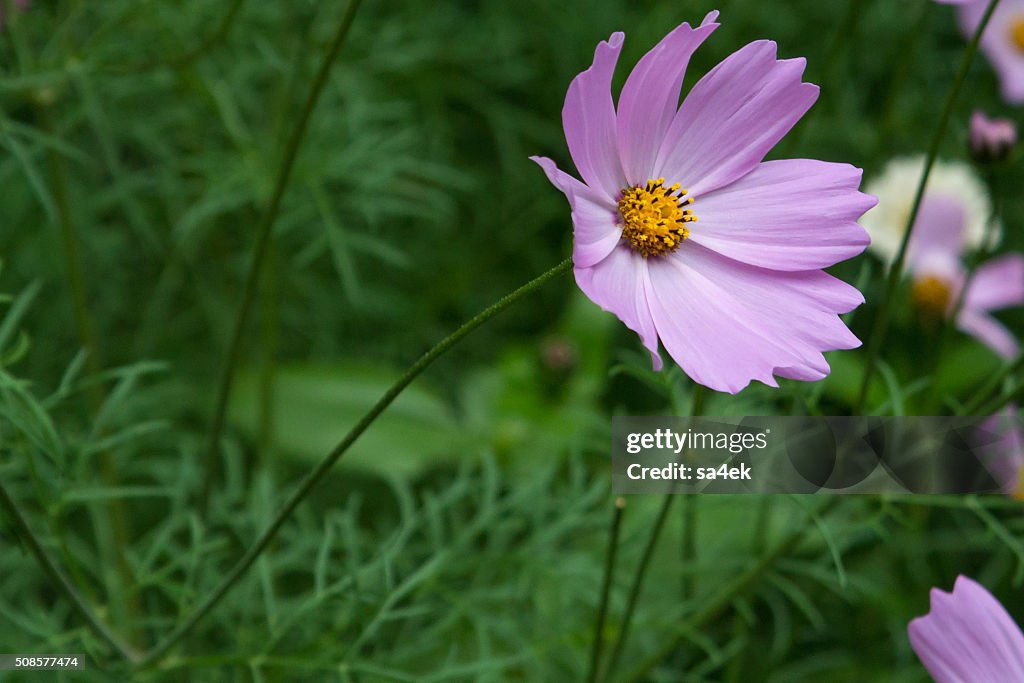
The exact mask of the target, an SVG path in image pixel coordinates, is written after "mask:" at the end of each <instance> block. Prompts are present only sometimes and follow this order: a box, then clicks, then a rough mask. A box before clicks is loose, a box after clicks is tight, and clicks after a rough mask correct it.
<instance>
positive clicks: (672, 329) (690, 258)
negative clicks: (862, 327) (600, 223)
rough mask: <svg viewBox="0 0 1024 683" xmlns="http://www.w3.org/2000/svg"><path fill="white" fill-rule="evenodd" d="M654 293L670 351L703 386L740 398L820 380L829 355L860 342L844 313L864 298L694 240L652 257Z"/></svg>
mask: <svg viewBox="0 0 1024 683" xmlns="http://www.w3.org/2000/svg"><path fill="white" fill-rule="evenodd" d="M647 266H648V272H649V273H650V282H649V289H648V292H647V298H648V302H649V303H650V307H651V313H652V314H653V316H654V323H655V326H656V327H657V330H658V334H659V336H660V337H661V341H662V343H663V344H664V345H665V349H666V350H667V351H668V352H669V354H670V355H671V356H672V357H673V358H674V359H675V360H676V362H677V363H679V365H680V366H681V367H682V368H683V370H684V371H685V372H686V374H688V375H689V376H690V377H691V378H693V379H694V380H695V381H697V382H700V383H701V384H704V385H706V386H708V387H710V388H712V389H715V390H716V391H727V392H730V393H736V392H738V391H740V390H741V389H743V388H744V387H745V386H746V385H747V384H749V383H750V381H751V380H752V379H756V380H758V381H760V382H763V383H765V384H767V385H769V386H777V383H776V381H775V379H774V378H773V374H781V375H782V376H786V377H798V378H801V379H803V378H813V379H820V378H821V377H823V376H825V375H826V374H828V372H829V367H828V364H827V363H826V362H825V359H824V357H823V356H822V353H821V352H822V351H825V350H832V349H850V348H855V347H857V346H859V345H860V341H859V340H858V339H857V338H856V337H855V336H854V335H853V334H852V333H851V332H850V331H849V330H848V329H847V328H846V326H845V325H844V324H843V322H842V321H841V320H840V319H839V317H838V316H837V315H836V314H837V313H844V312H846V311H849V310H851V309H852V308H854V307H856V306H857V305H859V304H860V303H862V302H863V297H861V295H860V292H858V291H857V290H856V289H854V288H853V287H850V286H849V285H847V284H846V283H844V282H842V281H840V280H837V279H835V278H833V277H831V276H830V275H828V274H826V273H824V272H823V271H820V270H810V271H803V272H792V273H787V272H780V271H774V270H767V269H764V268H757V267H754V266H750V265H747V264H743V263H740V262H738V261H733V260H731V259H728V258H725V257H723V256H721V255H719V254H717V253H716V252H714V251H711V250H709V249H706V248H704V247H702V246H700V245H699V244H695V243H691V242H687V243H685V244H684V246H683V248H682V249H680V250H679V251H678V252H675V253H673V254H671V255H669V256H667V257H665V258H661V259H648V263H647Z"/></svg>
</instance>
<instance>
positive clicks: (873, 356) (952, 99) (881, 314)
mask: <svg viewBox="0 0 1024 683" xmlns="http://www.w3.org/2000/svg"><path fill="white" fill-rule="evenodd" d="M998 4H999V0H989V3H988V7H987V8H986V9H985V14H984V16H983V17H982V19H981V23H979V24H978V28H977V29H976V30H975V31H974V35H973V36H971V40H970V42H969V43H968V44H967V48H966V49H965V50H964V54H963V58H962V59H961V60H960V67H959V68H958V70H957V73H956V78H955V79H954V80H953V86H952V87H951V88H950V89H949V93H948V94H947V95H946V101H945V103H944V104H943V105H942V113H941V114H940V115H939V125H938V126H937V127H936V128H935V134H934V135H933V136H932V141H931V145H930V147H929V148H928V156H927V158H926V160H925V164H924V171H923V172H922V173H921V179H920V180H919V181H918V184H917V190H916V192H915V193H914V202H913V204H911V208H910V215H909V216H907V225H906V229H905V230H904V231H903V239H902V241H901V242H900V247H899V250H898V251H897V252H896V258H895V259H894V260H893V263H892V266H891V267H890V269H889V279H888V282H887V283H886V288H885V295H884V296H883V298H882V303H881V306H880V308H879V310H878V315H877V317H876V318H875V325H874V328H873V329H872V331H871V337H870V338H869V339H868V345H867V349H866V351H867V361H866V363H865V365H864V375H863V377H862V378H861V384H860V391H859V393H858V396H857V403H856V404H855V407H854V411H853V414H854V415H859V414H860V413H862V412H863V410H864V403H865V402H866V401H867V397H868V389H869V388H870V386H871V380H872V378H873V377H874V374H875V366H876V364H877V360H878V353H879V351H880V350H881V347H882V344H883V342H884V341H885V337H886V335H887V334H888V332H889V319H890V317H891V315H892V305H893V301H894V300H895V298H896V290H897V288H898V287H899V285H900V282H901V280H902V278H903V266H904V264H905V262H906V258H907V245H908V244H909V243H910V237H911V233H912V232H913V230H914V223H915V222H917V213H918V210H919V209H920V208H921V200H922V199H923V198H924V191H925V188H926V187H927V185H928V177H929V176H930V175H931V172H932V166H933V165H934V164H935V159H936V157H938V154H939V147H940V146H941V145H942V140H943V139H944V138H945V136H946V129H947V128H948V127H949V119H950V117H951V116H952V114H953V106H954V105H955V104H956V100H957V97H958V96H959V95H960V91H961V90H962V89H963V85H964V82H965V81H966V80H967V73H968V72H969V71H970V68H971V63H972V62H973V61H974V56H975V54H977V52H978V43H979V42H981V36H982V34H983V33H984V32H985V28H986V27H987V26H988V22H989V20H990V19H991V18H992V13H993V12H995V9H996V6H997V5H998Z"/></svg>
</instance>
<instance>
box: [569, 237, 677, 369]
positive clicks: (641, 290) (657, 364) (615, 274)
mask: <svg viewBox="0 0 1024 683" xmlns="http://www.w3.org/2000/svg"><path fill="white" fill-rule="evenodd" d="M573 273H574V274H575V275H576V284H577V285H579V288H580V289H582V290H583V293H584V294H586V295H587V296H588V297H589V298H590V300H591V301H593V302H594V303H596V304H597V305H598V306H600V307H601V308H603V309H604V310H606V311H609V312H611V313H614V314H615V315H616V316H618V318H619V320H621V321H622V322H623V323H625V325H626V327H628V328H629V329H631V330H633V331H634V332H636V333H637V334H638V335H640V340H641V341H642V342H643V344H644V346H646V347H647V350H648V351H650V352H651V362H652V363H653V364H654V369H655V370H661V368H662V365H663V364H662V360H661V356H660V355H658V333H657V331H656V330H655V327H654V319H653V318H652V317H651V309H650V306H649V305H648V301H647V293H646V287H645V282H646V280H647V260H646V259H644V258H643V257H642V256H640V255H639V254H636V253H635V252H634V251H633V250H632V249H631V248H630V247H629V246H628V245H626V244H625V243H620V244H619V246H618V247H617V248H616V249H614V250H612V252H611V254H609V255H608V258H606V259H604V260H603V261H601V262H600V263H599V264H597V265H596V266H594V267H593V268H580V267H578V266H576V265H575V264H574V267H573Z"/></svg>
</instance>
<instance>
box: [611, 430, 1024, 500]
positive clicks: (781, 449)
mask: <svg viewBox="0 0 1024 683" xmlns="http://www.w3.org/2000/svg"><path fill="white" fill-rule="evenodd" d="M1013 419H1015V418H1010V419H1007V420H1003V421H1001V422H993V421H992V420H987V419H985V418H978V417H967V418H956V417H744V418H728V417H723V418H687V417H615V418H613V419H612V474H613V484H614V492H615V493H616V494H626V493H989V492H997V491H1000V490H1002V489H1003V488H1004V487H1005V485H1006V484H1007V481H1006V478H1007V477H1009V476H1015V473H1016V471H1017V469H1018V468H1019V465H1020V463H1019V459H1020V458H1021V457H1022V454H1021V453H1018V452H1016V450H1015V449H1016V448H1018V447H1019V446H1018V445H1017V444H1015V443H1014V440H1013V439H1012V438H1008V436H1009V435H1010V434H1012V433H1013V430H1015V429H1020V428H1021V425H1020V423H1019V420H1018V421H1016V422H1012V421H1011V420H1013Z"/></svg>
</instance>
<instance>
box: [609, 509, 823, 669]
mask: <svg viewBox="0 0 1024 683" xmlns="http://www.w3.org/2000/svg"><path fill="white" fill-rule="evenodd" d="M840 497H841V496H838V495H833V496H832V497H831V498H830V499H829V501H828V502H827V503H825V504H824V505H822V506H821V508H820V509H819V510H818V511H817V512H812V513H811V516H812V517H813V516H815V515H816V516H819V517H820V516H822V515H825V514H827V513H828V512H829V511H831V510H832V509H833V508H834V507H835V506H836V505H838V504H839V500H840ZM813 526H814V525H813V524H804V525H801V527H800V528H799V529H795V530H793V531H792V532H791V533H790V534H789V535H788V536H787V537H786V538H785V539H783V540H782V542H781V543H779V544H778V545H777V546H775V548H774V549H772V551H771V552H770V553H768V554H766V555H764V556H763V557H762V558H761V559H760V560H759V561H758V562H756V563H755V564H753V565H751V566H750V567H749V568H748V569H747V570H746V571H745V572H743V573H742V574H740V575H739V576H737V577H736V578H735V579H733V580H732V581H730V582H729V583H728V584H726V585H725V587H724V588H722V590H720V591H719V592H718V593H717V594H715V595H714V596H713V597H712V598H711V599H709V600H708V601H707V602H706V603H704V605H703V606H702V607H701V608H700V609H698V610H697V611H696V612H695V613H694V614H693V615H691V616H690V618H689V619H687V620H686V624H685V626H684V627H683V628H682V629H680V631H679V633H680V634H681V635H676V636H673V637H672V638H670V639H669V640H668V641H667V642H666V643H665V645H663V646H662V647H661V648H660V649H659V650H658V651H657V652H655V653H654V654H653V655H651V656H650V657H648V658H647V659H646V660H645V661H644V662H642V663H641V664H640V666H639V667H637V668H636V669H635V670H634V671H632V672H631V673H630V674H629V675H627V676H625V677H624V678H623V679H622V680H624V681H628V682H629V683H635V682H637V681H643V680H647V675H648V674H649V673H650V671H651V670H652V669H653V668H654V667H656V666H657V665H658V663H659V662H661V661H662V660H663V659H664V658H665V657H667V656H668V655H669V654H670V653H671V652H672V651H673V650H675V649H676V647H677V645H678V644H679V641H680V640H682V639H683V637H684V635H685V634H686V633H691V632H693V631H695V630H697V629H699V628H700V627H701V626H703V625H704V624H706V623H707V622H708V621H710V620H711V619H713V618H715V617H716V616H718V615H719V614H720V613H721V612H722V611H723V610H724V609H725V608H726V607H728V606H729V605H730V604H732V602H733V600H735V599H736V597H738V596H739V595H740V594H742V593H743V592H744V591H746V590H747V589H748V588H749V587H750V586H752V585H753V584H754V583H756V581H757V580H758V579H759V578H760V577H761V575H762V574H764V573H765V572H766V571H768V569H770V568H771V567H772V566H773V565H774V564H775V562H776V561H777V560H778V559H779V558H780V557H782V556H783V555H785V554H786V553H788V552H789V551H790V550H792V549H793V548H794V547H796V545H797V544H798V543H799V542H800V541H801V540H802V539H803V536H804V534H805V533H806V532H807V530H808V529H810V528H812V527H813Z"/></svg>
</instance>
